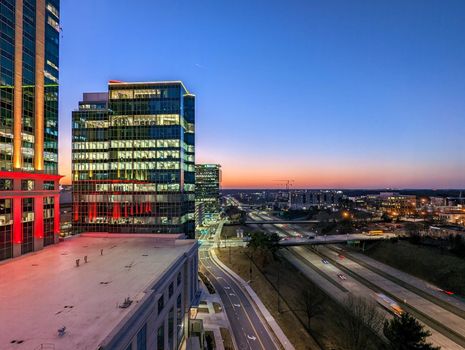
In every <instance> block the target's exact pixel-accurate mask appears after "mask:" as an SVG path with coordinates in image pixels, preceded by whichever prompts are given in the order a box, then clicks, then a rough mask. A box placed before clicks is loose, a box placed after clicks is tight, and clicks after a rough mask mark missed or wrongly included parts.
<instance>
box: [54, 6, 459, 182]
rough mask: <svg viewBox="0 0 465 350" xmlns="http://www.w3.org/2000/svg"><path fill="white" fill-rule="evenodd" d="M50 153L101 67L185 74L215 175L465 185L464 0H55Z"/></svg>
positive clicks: (142, 76) (64, 146)
mask: <svg viewBox="0 0 465 350" xmlns="http://www.w3.org/2000/svg"><path fill="white" fill-rule="evenodd" d="M61 26H62V28H63V32H62V39H61V48H60V50H61V57H60V85H61V90H60V94H61V96H60V97H61V102H60V103H61V105H60V123H61V124H60V132H61V134H60V147H61V150H60V154H61V158H60V161H61V165H60V166H61V169H62V173H63V174H65V175H69V172H70V170H69V169H70V167H69V164H70V143H71V137H70V134H71V123H70V120H71V111H72V110H73V109H74V108H75V107H76V106H77V102H78V101H79V100H80V98H81V94H82V92H85V91H105V89H106V83H107V81H108V80H110V79H119V80H127V81H131V80H133V81H144V80H148V81H154V80H183V81H184V83H185V84H186V86H187V87H188V88H189V89H190V90H191V92H193V93H195V94H196V95H197V121H196V132H197V134H196V137H197V139H196V142H197V161H199V162H217V163H220V164H222V166H223V184H224V186H225V187H269V186H276V185H277V183H276V182H273V180H274V179H281V178H290V179H295V180H296V187H345V188H348V187H401V188H404V187H417V188H418V187H432V188H458V187H461V188H463V187H465V186H464V185H465V147H464V141H463V140H464V131H465V98H464V96H465V2H464V1H453V0H449V1H439V0H436V1H428V0H409V1H405V0H403V1H395V0H389V1H355V0H354V1H343V0H341V1H336V0H334V1H331V0H319V1H312V0H307V1H292V0H291V1H243V0H237V1H221V0H220V1H218V0H216V1H213V0H202V1H197V0H190V1H187V0H186V1H179V0H175V1H157V0H152V1H149V0H139V1H127V0H126V1H123V0H112V1H110V0H93V1H91V0H79V1H72V0H62V1H61Z"/></svg>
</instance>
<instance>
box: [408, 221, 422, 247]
mask: <svg viewBox="0 0 465 350" xmlns="http://www.w3.org/2000/svg"><path fill="white" fill-rule="evenodd" d="M404 229H405V232H406V233H407V234H408V235H409V240H410V243H413V244H419V243H420V242H421V237H420V229H421V226H420V225H418V224H417V223H415V222H407V223H405V225H404Z"/></svg>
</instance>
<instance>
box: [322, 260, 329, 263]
mask: <svg viewBox="0 0 465 350" xmlns="http://www.w3.org/2000/svg"><path fill="white" fill-rule="evenodd" d="M321 262H322V263H323V264H329V261H328V260H326V259H321Z"/></svg>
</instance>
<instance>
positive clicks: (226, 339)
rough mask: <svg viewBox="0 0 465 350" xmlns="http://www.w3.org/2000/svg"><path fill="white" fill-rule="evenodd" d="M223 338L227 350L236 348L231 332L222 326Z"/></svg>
mask: <svg viewBox="0 0 465 350" xmlns="http://www.w3.org/2000/svg"><path fill="white" fill-rule="evenodd" d="M220 332H221V338H222V339H223V346H224V349H225V350H234V345H233V341H232V338H231V334H230V333H229V330H228V329H227V328H220Z"/></svg>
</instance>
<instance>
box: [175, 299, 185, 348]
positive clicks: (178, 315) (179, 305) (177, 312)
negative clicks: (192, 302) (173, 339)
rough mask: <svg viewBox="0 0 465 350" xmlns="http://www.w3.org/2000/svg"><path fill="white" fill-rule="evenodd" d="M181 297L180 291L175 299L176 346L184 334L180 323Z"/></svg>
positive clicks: (181, 314) (181, 315)
mask: <svg viewBox="0 0 465 350" xmlns="http://www.w3.org/2000/svg"><path fill="white" fill-rule="evenodd" d="M182 317H183V313H182V299H181V293H179V295H178V297H177V299H176V329H177V332H178V346H179V344H180V343H181V339H182V337H183V335H184V327H183V324H182Z"/></svg>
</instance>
